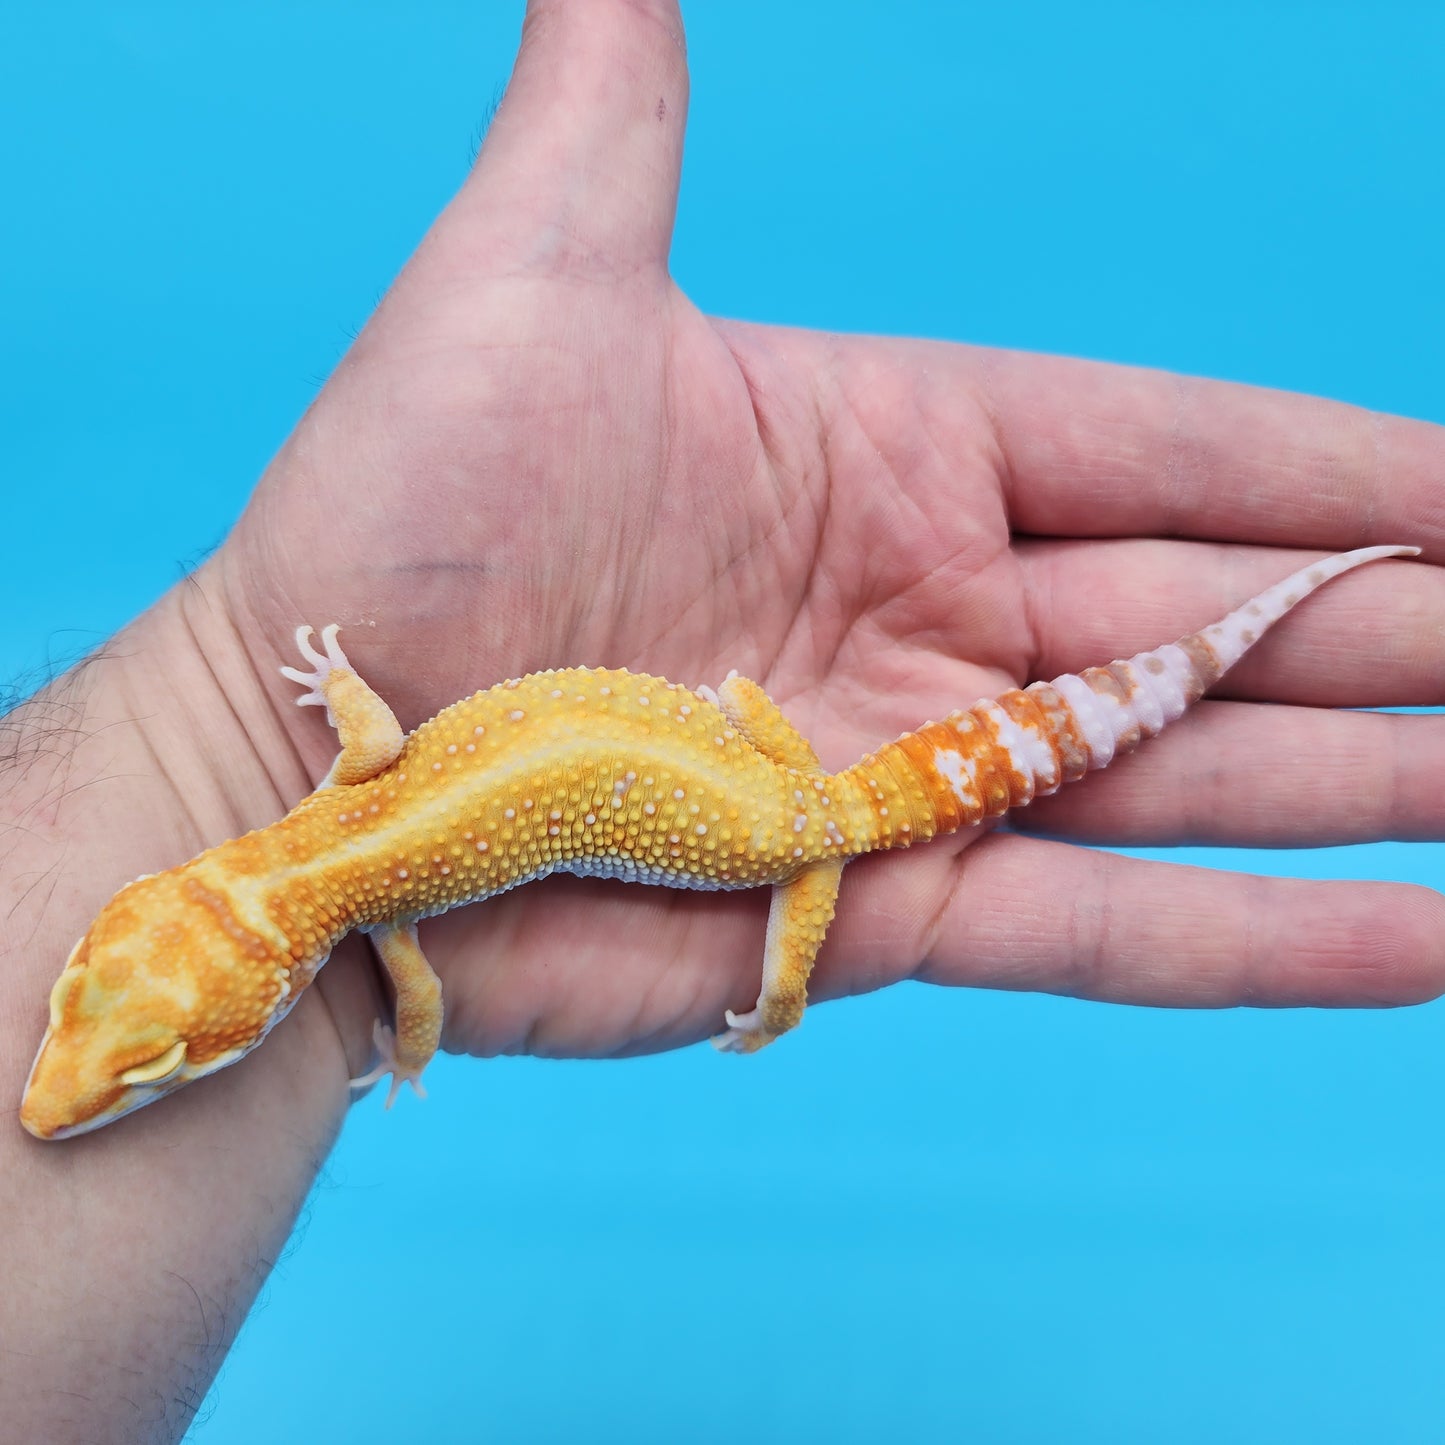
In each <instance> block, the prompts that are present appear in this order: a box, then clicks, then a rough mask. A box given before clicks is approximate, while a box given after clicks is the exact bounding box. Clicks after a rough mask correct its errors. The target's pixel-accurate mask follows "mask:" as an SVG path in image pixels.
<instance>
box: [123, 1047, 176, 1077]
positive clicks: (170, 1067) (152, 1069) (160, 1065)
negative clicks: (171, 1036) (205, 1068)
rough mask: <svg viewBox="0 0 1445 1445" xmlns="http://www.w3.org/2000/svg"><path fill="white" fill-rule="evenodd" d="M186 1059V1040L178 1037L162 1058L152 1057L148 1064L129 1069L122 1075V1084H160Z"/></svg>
mask: <svg viewBox="0 0 1445 1445" xmlns="http://www.w3.org/2000/svg"><path fill="white" fill-rule="evenodd" d="M185 1061H186V1041H185V1040H184V1039H177V1040H176V1042H175V1043H173V1044H172V1045H171V1046H170V1048H168V1049H167V1050H166V1051H165V1053H163V1054H162V1055H161V1056H160V1058H158V1059H152V1060H151V1061H150V1063H148V1064H138V1065H137V1066H136V1067H135V1068H133V1069H127V1070H126V1071H125V1073H123V1074H122V1075H121V1076H120V1081H121V1083H122V1084H158V1083H160V1081H161V1080H162V1079H165V1078H169V1077H170V1075H172V1074H173V1073H175V1071H176V1070H177V1069H178V1068H180V1066H181V1065H182V1064H183V1063H185Z"/></svg>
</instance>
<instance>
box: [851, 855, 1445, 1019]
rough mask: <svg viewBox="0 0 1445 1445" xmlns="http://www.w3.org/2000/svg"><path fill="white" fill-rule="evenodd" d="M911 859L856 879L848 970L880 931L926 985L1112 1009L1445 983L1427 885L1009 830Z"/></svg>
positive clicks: (1437, 918) (1321, 1002)
mask: <svg viewBox="0 0 1445 1445" xmlns="http://www.w3.org/2000/svg"><path fill="white" fill-rule="evenodd" d="M891 861H892V860H880V862H882V863H884V864H885V865H886V863H888V862H891ZM908 861H909V862H910V863H912V864H913V865H914V868H913V869H912V870H905V869H896V870H895V869H893V868H890V867H887V866H880V867H877V868H874V869H868V868H865V867H860V868H857V869H856V870H853V871H854V872H855V873H856V876H855V877H854V878H853V879H852V880H850V881H851V883H852V884H853V887H852V888H851V889H849V890H848V893H847V895H845V905H846V908H847V912H848V914H851V915H852V916H853V917H854V918H858V919H859V922H860V924H861V927H857V928H850V929H848V930H847V931H846V933H845V935H844V938H842V939H840V940H839V943H840V944H841V945H842V947H841V948H840V953H841V954H842V955H843V956H842V957H840V958H838V959H837V960H836V963H837V965H838V972H839V973H840V974H843V975H846V974H847V973H848V971H849V968H848V965H849V963H850V962H854V963H855V966H856V963H857V962H860V961H861V960H851V959H849V958H848V955H849V954H852V953H854V952H855V950H857V951H858V952H859V953H860V954H862V953H866V952H867V951H868V949H869V943H868V940H867V935H868V934H874V936H875V938H876V939H880V940H881V939H882V938H890V939H891V941H892V944H893V947H894V948H896V947H897V946H898V944H899V942H900V941H902V940H904V939H906V940H907V943H906V945H905V946H906V947H909V948H910V949H911V950H912V953H913V958H914V960H915V962H914V965H913V968H912V970H911V972H912V974H913V976H914V977H916V978H919V979H921V980H924V981H927V982H932V983H937V984H944V985H950V986H961V985H967V986H971V987H976V988H1000V989H1018V990H1030V991H1037V992H1042V993H1052V994H1064V995H1069V996H1072V997H1076V998H1090V999H1099V1000H1104V1001H1109V1002H1114V1003H1132V1004H1146V1005H1153V1006H1155V1007H1179V1008H1227V1007H1232V1006H1235V1005H1253V1006H1256V1007H1311V1006H1312V1007H1338V1008H1362V1007H1388V1006H1393V1005H1400V1004H1411V1003H1421V1002H1424V1001H1425V1000H1427V999H1431V998H1434V997H1436V996H1437V995H1438V994H1440V993H1441V992H1442V990H1445V897H1442V896H1441V895H1440V894H1439V893H1436V892H1434V891H1433V890H1431V889H1429V888H1423V887H1418V886H1414V885H1411V884H1405V883H1379V882H1320V881H1315V880H1303V879H1293V878H1260V877H1255V876H1252V875H1249V874H1242V873H1224V872H1216V871H1213V870H1211V869H1206V868H1195V867H1188V866H1184V865H1182V864H1175V863H1159V862H1153V861H1147V860H1143V859H1137V858H1124V857H1120V856H1118V855H1116V854H1110V853H1097V852H1092V851H1089V850H1086V849H1080V848H1075V847H1070V846H1068V845H1066V844H1061V843H1053V842H1047V841H1042V840H1038V839H1033V838H1025V837H1019V836H1009V835H1004V834H997V835H994V836H991V837H989V838H986V839H981V840H980V841H979V843H978V844H977V845H976V846H974V847H971V848H967V849H965V850H962V851H959V852H954V853H952V856H951V857H948V858H944V859H940V860H938V861H936V862H933V860H930V861H931V862H933V866H932V867H928V868H922V869H920V868H918V867H917V865H918V864H919V863H920V862H921V861H922V859H921V858H920V856H919V855H918V854H916V853H915V855H914V856H913V857H912V858H911V859H909V860H908ZM846 916H847V915H845V917H846ZM876 946H877V945H876V944H875V945H874V947H876Z"/></svg>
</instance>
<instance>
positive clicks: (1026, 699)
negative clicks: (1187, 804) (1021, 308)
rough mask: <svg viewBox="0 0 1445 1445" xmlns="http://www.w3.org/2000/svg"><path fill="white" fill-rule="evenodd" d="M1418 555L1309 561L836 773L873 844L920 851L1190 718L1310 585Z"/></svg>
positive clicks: (1410, 551) (1411, 550) (1372, 553)
mask: <svg viewBox="0 0 1445 1445" xmlns="http://www.w3.org/2000/svg"><path fill="white" fill-rule="evenodd" d="M1419 551H1420V549H1419V548H1418V547H1362V548H1360V549H1358V550H1357V551H1354V552H1343V553H1340V554H1339V555H1337V556H1334V557H1327V558H1325V559H1324V560H1323V561H1320V562H1312V563H1311V564H1310V565H1309V566H1308V567H1303V568H1301V569H1300V570H1299V571H1298V572H1295V573H1293V574H1292V575H1291V576H1289V577H1286V578H1285V579H1284V581H1282V582H1277V583H1275V585H1274V586H1273V587H1268V588H1266V589H1265V590H1264V591H1263V592H1261V593H1260V594H1259V595H1258V596H1257V597H1253V598H1251V599H1250V600H1249V601H1248V602H1245V603H1243V604H1242V605H1241V606H1239V607H1237V608H1235V610H1234V611H1233V612H1231V613H1229V614H1228V615H1227V616H1226V617H1224V618H1222V619H1221V620H1220V621H1218V622H1215V623H1212V624H1211V625H1210V626H1208V627H1205V628H1202V629H1201V630H1200V631H1198V632H1192V633H1190V634H1189V635H1188V636H1187V637H1181V638H1180V639H1179V641H1178V642H1170V643H1166V644H1165V645H1164V646H1163V647H1156V648H1154V649H1153V650H1152V651H1150V652H1140V653H1138V654H1136V655H1135V656H1133V657H1130V658H1126V659H1122V660H1120V661H1118V662H1111V663H1108V664H1107V665H1106V666H1104V667H1089V668H1085V669H1084V670H1083V671H1082V672H1079V673H1064V674H1063V675H1062V676H1061V677H1056V678H1054V679H1053V680H1052V681H1049V682H1036V683H1033V684H1032V685H1031V686H1029V687H1026V688H1021V689H1020V688H1015V689H1010V690H1009V691H1008V692H1005V693H1002V694H1000V695H999V696H998V697H995V698H986V699H984V700H983V701H982V702H978V703H975V704H974V705H973V706H972V707H971V708H968V709H966V710H964V711H962V712H955V713H950V714H949V715H948V717H946V718H944V719H943V720H942V721H941V722H936V723H927V724H925V726H923V727H921V728H919V729H918V731H916V732H912V733H905V734H904V736H903V737H901V738H899V739H898V740H897V741H896V742H892V743H889V744H888V745H887V746H886V747H884V748H880V749H879V750H878V752H876V753H872V754H870V755H869V756H868V757H866V758H864V759H863V761H862V762H861V763H858V764H856V765H855V766H854V767H853V768H850V769H848V770H847V771H846V772H845V773H844V774H843V776H844V777H845V778H847V779H848V780H849V781H850V783H852V784H853V785H855V786H856V787H857V788H858V789H859V790H860V794H861V796H863V797H864V798H865V799H867V801H868V802H869V803H870V804H871V809H872V812H873V814H874V818H873V820H872V822H873V829H872V832H871V833H870V835H869V840H868V846H869V847H874V848H897V847H907V846H908V845H909V844H912V843H921V842H924V841H926V840H927V839H929V838H932V837H935V836H936V835H937V834H939V833H951V832H954V831H955V830H957V829H959V828H966V827H969V826H970V825H972V824H975V823H980V822H982V821H983V820H984V819H986V818H996V817H999V816H1000V815H1001V814H1003V813H1006V812H1007V811H1008V810H1009V809H1010V808H1017V807H1022V806H1023V805H1024V804H1026V803H1029V802H1031V801H1032V800H1033V799H1034V798H1036V797H1043V796H1045V795H1047V794H1049V793H1053V792H1057V791H1058V789H1059V788H1060V787H1062V786H1063V784H1065V783H1068V782H1073V781H1074V780H1075V779H1077V778H1081V777H1083V776H1084V774H1085V773H1088V772H1093V771H1095V770H1096V769H1098V768H1106V767H1108V765H1109V764H1110V763H1111V762H1112V761H1113V760H1114V759H1115V758H1116V757H1118V756H1120V755H1122V754H1124V753H1128V752H1132V751H1133V750H1134V749H1135V748H1136V747H1138V746H1139V744H1140V743H1141V742H1143V741H1144V740H1145V739H1146V738H1152V737H1154V736H1156V735H1157V734H1158V733H1160V732H1162V731H1163V730H1164V729H1165V728H1166V727H1167V726H1168V725H1169V724H1170V723H1171V722H1173V721H1174V720H1175V719H1176V718H1179V717H1181V716H1182V715H1183V714H1184V713H1185V712H1186V711H1188V709H1189V707H1190V706H1191V704H1193V703H1194V702H1196V701H1198V699H1199V698H1200V697H1202V696H1203V695H1204V693H1205V692H1206V691H1207V690H1208V689H1209V688H1210V687H1211V686H1213V684H1214V683H1216V682H1217V681H1218V680H1219V679H1220V677H1222V676H1223V675H1224V673H1225V672H1227V671H1228V670H1229V669H1230V668H1231V667H1233V666H1234V664H1235V663H1236V662H1238V661H1239V659H1240V658H1241V657H1243V656H1244V654H1245V653H1246V652H1248V651H1249V649H1250V648H1251V647H1253V646H1254V644H1255V643H1256V642H1258V641H1259V639H1260V638H1261V637H1263V636H1264V634H1265V633H1266V632H1267V631H1268V630H1269V628H1270V627H1272V626H1273V625H1274V624H1275V623H1276V622H1278V621H1279V620H1280V618H1282V617H1283V616H1284V615H1285V614H1286V613H1287V612H1289V611H1290V610H1291V609H1292V608H1294V607H1295V606H1297V605H1298V604H1299V603H1300V602H1302V601H1304V599H1305V598H1306V597H1308V596H1309V594H1310V593H1311V592H1313V591H1315V589H1316V588H1319V587H1323V586H1324V584H1325V583H1326V582H1329V581H1330V580H1331V579H1332V578H1335V577H1338V576H1340V575H1341V574H1342V573H1345V572H1349V571H1351V570H1353V569H1354V568H1356V567H1362V566H1364V565H1365V563H1367V562H1374V561H1377V560H1378V559H1380V558H1382V557H1414V556H1417V555H1419Z"/></svg>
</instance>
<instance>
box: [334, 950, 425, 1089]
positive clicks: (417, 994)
mask: <svg viewBox="0 0 1445 1445" xmlns="http://www.w3.org/2000/svg"><path fill="white" fill-rule="evenodd" d="M366 933H367V934H368V935H369V936H370V938H371V941H372V943H373V944H374V945H375V947H376V952H377V955H378V957H380V959H381V962H382V965H383V967H385V969H386V971H387V973H388V974H389V975H390V977H391V982H392V986H393V987H394V988H395V989H396V1028H395V1030H392V1029H391V1028H389V1027H388V1026H387V1025H386V1024H384V1023H382V1022H381V1020H380V1019H378V1020H377V1021H376V1027H375V1029H374V1030H373V1033H372V1038H373V1039H374V1040H375V1042H376V1048H377V1052H378V1053H379V1054H380V1056H381V1057H380V1061H379V1062H378V1063H377V1065H376V1067H375V1068H374V1069H372V1070H371V1071H370V1072H369V1073H367V1074H363V1075H362V1077H361V1078H359V1079H353V1080H352V1081H351V1087H352V1088H353V1089H364V1088H366V1086H367V1085H369V1084H374V1083H376V1082H377V1080H378V1079H383V1078H385V1077H386V1075H387V1074H390V1075H391V1076H392V1077H391V1092H390V1093H389V1094H388V1095H387V1096H386V1107H387V1108H388V1109H389V1108H391V1106H392V1105H393V1104H394V1103H395V1102H396V1096H397V1093H398V1091H399V1090H400V1089H401V1086H402V1084H404V1083H408V1084H410V1085H411V1086H412V1088H413V1089H415V1090H416V1092H417V1095H418V1097H420V1098H423V1099H424V1098H426V1090H425V1089H423V1088H422V1086H421V1075H422V1070H423V1069H425V1068H426V1066H427V1065H428V1064H429V1063H431V1061H432V1058H433V1057H434V1056H435V1054H436V1051H437V1045H438V1044H439V1043H440V1042H441V1036H442V985H441V980H440V979H439V978H438V977H437V976H436V974H435V973H434V972H433V971H432V966H431V964H429V963H428V962H427V961H426V954H424V953H423V952H422V951H421V944H420V942H418V940H417V936H416V924H414V923H378V924H376V925H375V926H374V927H371V928H368V929H366Z"/></svg>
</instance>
